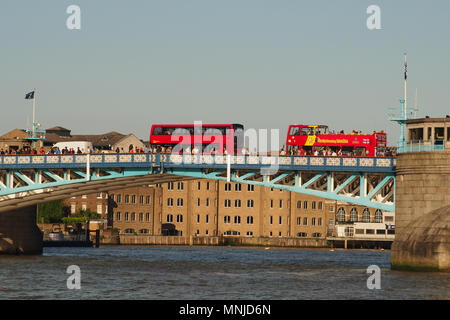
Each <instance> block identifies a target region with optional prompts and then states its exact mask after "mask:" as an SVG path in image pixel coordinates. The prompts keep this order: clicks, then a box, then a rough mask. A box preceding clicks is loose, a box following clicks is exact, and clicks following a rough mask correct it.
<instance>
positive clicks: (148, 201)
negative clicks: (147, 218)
mask: <svg viewBox="0 0 450 320" xmlns="http://www.w3.org/2000/svg"><path fill="white" fill-rule="evenodd" d="M145 204H150V196H146V197H145Z"/></svg>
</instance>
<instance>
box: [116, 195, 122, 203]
mask: <svg viewBox="0 0 450 320" xmlns="http://www.w3.org/2000/svg"><path fill="white" fill-rule="evenodd" d="M121 202H122V195H121V194H118V195H117V203H121Z"/></svg>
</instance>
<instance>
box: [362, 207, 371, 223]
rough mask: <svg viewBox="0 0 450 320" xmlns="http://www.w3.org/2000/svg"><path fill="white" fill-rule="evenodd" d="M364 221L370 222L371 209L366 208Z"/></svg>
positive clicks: (363, 215)
mask: <svg viewBox="0 0 450 320" xmlns="http://www.w3.org/2000/svg"><path fill="white" fill-rule="evenodd" d="M362 222H370V210H369V208H365V209H364V211H363V214H362Z"/></svg>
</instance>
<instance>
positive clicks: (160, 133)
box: [150, 124, 244, 154]
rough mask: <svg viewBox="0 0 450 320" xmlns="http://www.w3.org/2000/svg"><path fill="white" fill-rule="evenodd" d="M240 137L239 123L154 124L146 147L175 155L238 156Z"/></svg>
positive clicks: (241, 126) (241, 136)
mask: <svg viewBox="0 0 450 320" xmlns="http://www.w3.org/2000/svg"><path fill="white" fill-rule="evenodd" d="M243 136H244V126H243V125H241V124H154V125H152V128H151V131H150V147H151V148H155V147H156V148H158V149H161V150H160V151H165V152H176V153H181V152H183V151H184V152H188V153H197V152H198V153H203V154H241V152H242V147H243V141H244V140H243ZM194 150H197V152H193V151H194Z"/></svg>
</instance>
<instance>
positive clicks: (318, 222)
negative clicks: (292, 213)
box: [317, 218, 322, 226]
mask: <svg viewBox="0 0 450 320" xmlns="http://www.w3.org/2000/svg"><path fill="white" fill-rule="evenodd" d="M317 225H318V226H321V225H322V218H319V219H317Z"/></svg>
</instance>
